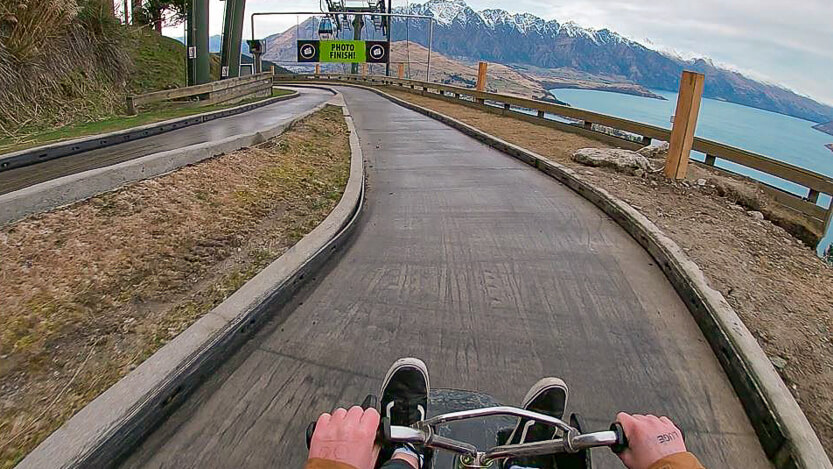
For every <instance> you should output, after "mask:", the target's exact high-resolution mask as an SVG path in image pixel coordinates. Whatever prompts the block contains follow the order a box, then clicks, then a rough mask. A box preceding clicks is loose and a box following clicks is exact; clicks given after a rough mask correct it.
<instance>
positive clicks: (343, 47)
mask: <svg viewBox="0 0 833 469" xmlns="http://www.w3.org/2000/svg"><path fill="white" fill-rule="evenodd" d="M319 47H320V52H319V53H318V54H319V55H318V59H319V61H320V62H342V63H364V62H366V61H367V60H366V51H367V49H366V48H365V43H364V41H319Z"/></svg>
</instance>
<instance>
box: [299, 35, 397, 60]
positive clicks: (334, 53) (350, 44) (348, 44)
mask: <svg viewBox="0 0 833 469" xmlns="http://www.w3.org/2000/svg"><path fill="white" fill-rule="evenodd" d="M389 52H390V51H389V49H388V43H387V42H385V41H320V40H318V39H299V40H298V62H343V63H371V64H383V63H388V61H389V60H390V57H389V56H390V53H389Z"/></svg>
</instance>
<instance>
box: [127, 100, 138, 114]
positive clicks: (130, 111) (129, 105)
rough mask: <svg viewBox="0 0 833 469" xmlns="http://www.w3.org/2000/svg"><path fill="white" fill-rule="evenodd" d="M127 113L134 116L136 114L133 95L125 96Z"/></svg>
mask: <svg viewBox="0 0 833 469" xmlns="http://www.w3.org/2000/svg"><path fill="white" fill-rule="evenodd" d="M127 115H128V116H135V115H136V104H135V103H134V102H133V96H128V97H127Z"/></svg>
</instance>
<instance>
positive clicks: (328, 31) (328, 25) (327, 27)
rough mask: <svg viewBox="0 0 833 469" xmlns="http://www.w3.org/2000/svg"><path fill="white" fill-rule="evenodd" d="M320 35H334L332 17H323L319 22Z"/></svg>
mask: <svg viewBox="0 0 833 469" xmlns="http://www.w3.org/2000/svg"><path fill="white" fill-rule="evenodd" d="M318 35H319V36H321V37H332V35H333V20H331V19H330V18H322V19H321V22H320V23H318Z"/></svg>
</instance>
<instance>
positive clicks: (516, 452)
mask: <svg viewBox="0 0 833 469" xmlns="http://www.w3.org/2000/svg"><path fill="white" fill-rule="evenodd" d="M496 415H502V416H511V417H521V418H526V419H531V420H535V421H536V422H540V423H545V424H548V425H550V426H553V427H556V428H558V429H560V430H561V431H562V432H563V433H564V436H563V437H562V438H558V439H553V440H547V441H538V442H533V443H523V444H516V445H501V446H496V447H494V448H491V449H489V450H488V451H485V452H481V451H479V450H478V449H477V448H476V447H474V446H473V445H471V444H469V443H466V442H463V441H457V440H454V439H451V438H446V437H443V436H441V435H437V433H436V430H435V428H436V426H437V425H442V424H446V423H451V422H456V421H460V420H469V419H474V418H481V417H489V416H496ZM384 433H385V439H386V440H388V441H391V442H398V443H414V444H420V445H423V446H426V447H430V448H437V449H444V450H447V451H451V452H454V453H457V454H460V455H461V456H463V457H465V458H468V460H469V461H472V462H476V463H477V464H483V465H485V463H487V462H488V461H492V460H495V459H503V458H509V457H525V456H537V455H544V454H558V453H577V452H579V451H582V450H585V449H589V448H596V447H600V446H609V447H611V449H613V450H614V451H615V452H621V451H623V450H624V449H625V448H626V447H627V439H626V438H625V434H624V431H623V430H622V428H621V426H620V425H619V424H618V423H614V424H613V425H611V429H610V430H608V431H601V432H595V433H585V434H581V433H579V431H578V430H577V429H576V428H573V427H572V426H570V425H568V424H567V423H566V422H564V421H562V420H560V419H557V418H555V417H550V416H548V415H544V414H539V413H537V412H532V411H529V410H525V409H519V408H516V407H508V406H500V407H486V408H482V409H473V410H464V411H460V412H452V413H448V414H443V415H437V416H435V417H432V418H429V419H426V420H423V421H421V422H417V423H416V424H414V425H413V427H400V426H392V425H390V424H389V423H386V424H385V428H384Z"/></svg>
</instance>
